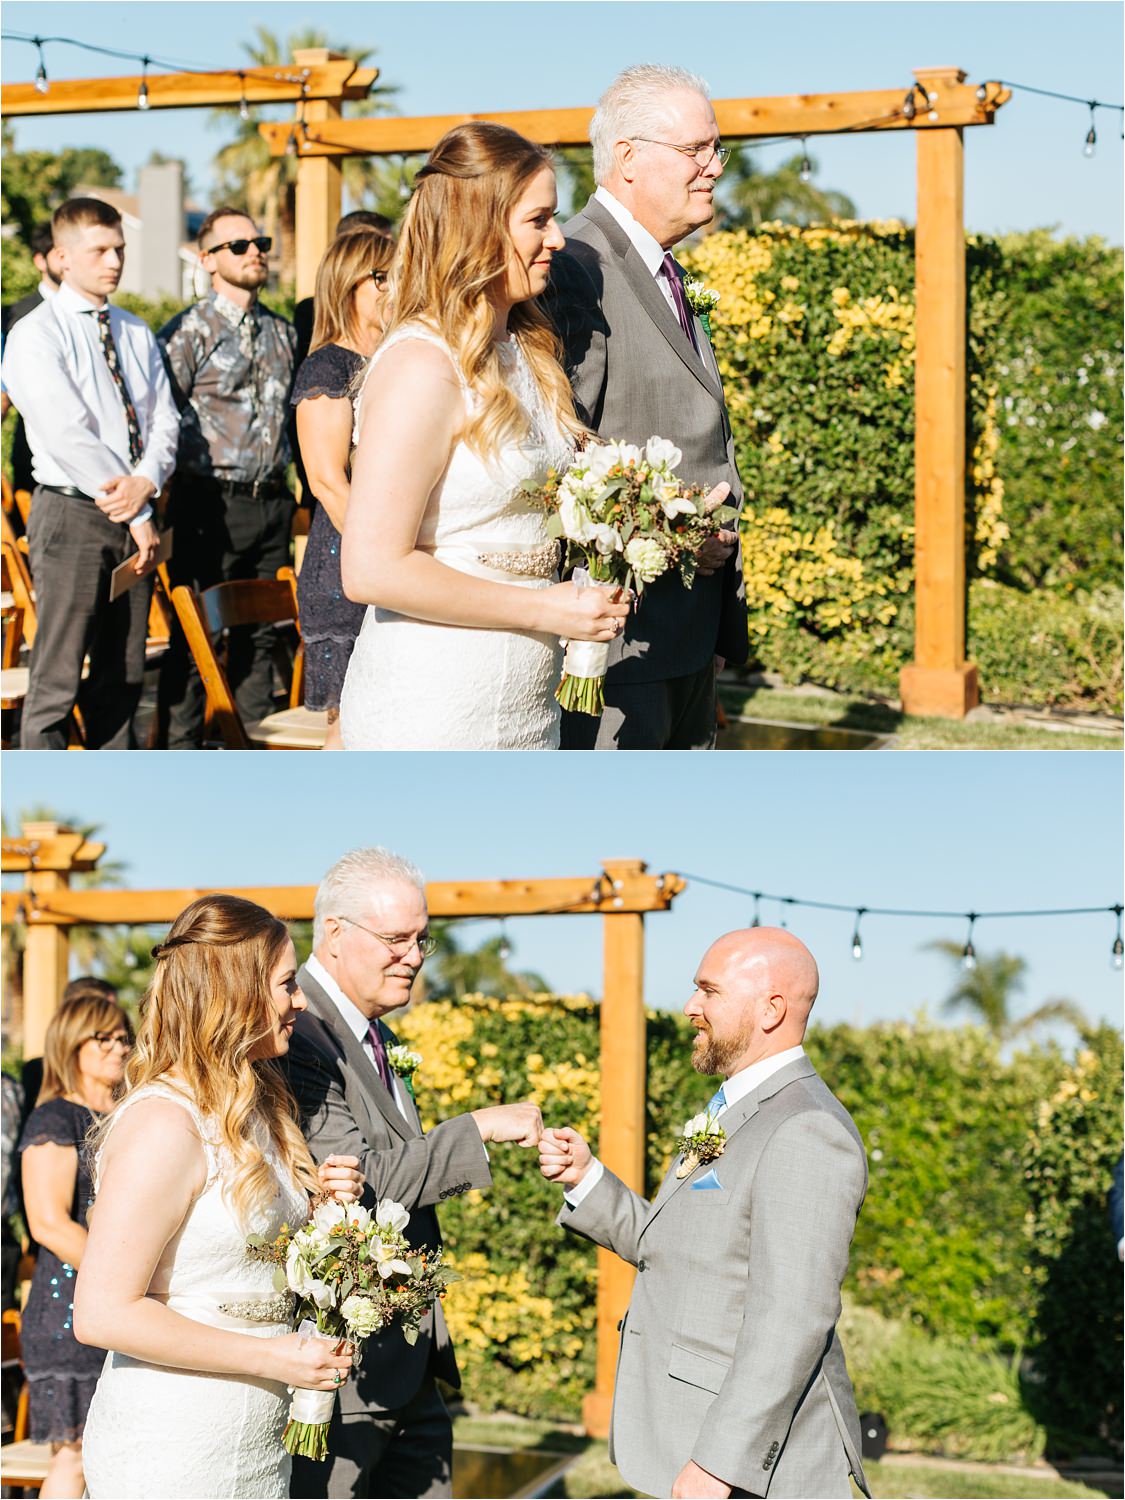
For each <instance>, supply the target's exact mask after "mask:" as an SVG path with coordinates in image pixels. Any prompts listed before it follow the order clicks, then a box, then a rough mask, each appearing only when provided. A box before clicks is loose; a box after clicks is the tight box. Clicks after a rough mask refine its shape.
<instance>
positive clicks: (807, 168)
mask: <svg viewBox="0 0 1125 1500" xmlns="http://www.w3.org/2000/svg"><path fill="white" fill-rule="evenodd" d="M811 177H812V162H811V161H809V138H808V136H806V135H803V136H802V137H801V181H802V182H808V181H809V180H810V178H811Z"/></svg>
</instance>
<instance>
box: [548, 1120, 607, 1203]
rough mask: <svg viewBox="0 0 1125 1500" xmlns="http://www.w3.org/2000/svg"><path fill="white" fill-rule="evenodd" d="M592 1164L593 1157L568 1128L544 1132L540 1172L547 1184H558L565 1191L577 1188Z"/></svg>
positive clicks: (577, 1136)
mask: <svg viewBox="0 0 1125 1500" xmlns="http://www.w3.org/2000/svg"><path fill="white" fill-rule="evenodd" d="M593 1160H594V1153H593V1152H592V1151H591V1150H590V1148H589V1146H587V1144H586V1142H585V1141H584V1140H583V1139H582V1137H581V1136H580V1135H579V1134H578V1132H577V1130H571V1128H570V1126H569V1125H563V1126H561V1127H560V1128H559V1129H558V1130H545V1131H544V1132H543V1136H542V1139H541V1140H540V1142H539V1170H540V1171H541V1172H542V1173H543V1176H544V1177H545V1178H546V1179H547V1181H548V1182H559V1183H561V1184H562V1185H563V1187H564V1188H567V1187H577V1186H578V1184H579V1183H580V1182H581V1181H582V1179H583V1177H585V1175H586V1173H587V1172H588V1171H589V1170H590V1163H591V1162H592V1161H593Z"/></svg>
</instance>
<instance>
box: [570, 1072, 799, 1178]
mask: <svg viewBox="0 0 1125 1500" xmlns="http://www.w3.org/2000/svg"><path fill="white" fill-rule="evenodd" d="M804 1055H805V1049H804V1048H803V1047H801V1046H797V1047H786V1049H785V1051H784V1052H775V1053H773V1054H772V1056H770V1057H763V1058H760V1059H759V1060H758V1061H757V1062H754V1063H751V1064H750V1066H749V1067H748V1068H742V1069H740V1070H739V1071H738V1072H737V1073H732V1074H731V1076H730V1077H729V1078H725V1079H724V1080H723V1097H724V1098H725V1099H726V1101H727V1102H726V1104H725V1105H724V1106H723V1108H722V1109H720V1110H718V1111H716V1113H715V1116H714V1118H715V1119H716V1120H721V1119H722V1117H723V1116H724V1115H725V1114H726V1112H727V1110H728V1109H730V1108H731V1106H732V1105H734V1104H737V1103H738V1102H739V1101H740V1100H742V1099H745V1098H746V1095H747V1094H749V1093H751V1092H752V1091H753V1090H754V1089H756V1088H759V1087H760V1086H761V1085H762V1084H763V1083H765V1081H766V1079H767V1078H772V1077H773V1075H774V1074H775V1073H780V1071H781V1069H782V1068H785V1067H788V1066H789V1064H790V1063H791V1062H796V1061H797V1059H798V1058H799V1057H804ZM604 1171H605V1167H604V1166H603V1164H602V1163H601V1162H600V1161H599V1160H598V1158H597V1157H596V1156H595V1157H594V1160H593V1162H592V1163H591V1164H590V1168H589V1170H588V1171H587V1173H586V1175H585V1177H583V1179H582V1181H581V1182H579V1183H577V1184H576V1185H575V1186H574V1187H572V1188H567V1189H566V1191H565V1192H564V1193H563V1197H564V1198H565V1199H566V1201H567V1202H568V1203H569V1204H570V1206H571V1208H577V1207H578V1205H579V1204H580V1203H581V1202H582V1200H583V1199H584V1198H585V1197H586V1196H587V1195H588V1194H589V1193H592V1192H593V1190H594V1188H596V1187H597V1185H598V1183H599V1182H600V1181H601V1179H602V1173H603V1172H604Z"/></svg>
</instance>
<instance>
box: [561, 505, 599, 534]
mask: <svg viewBox="0 0 1125 1500" xmlns="http://www.w3.org/2000/svg"><path fill="white" fill-rule="evenodd" d="M559 520H560V521H561V522H562V529H563V535H564V536H566V537H569V538H570V540H571V541H572V542H592V541H593V540H594V537H595V536H596V535H597V526H596V523H595V521H594V518H593V516H591V514H590V512H589V511H588V510H587V509H586V507H585V506H584V505H582V504H580V503H579V501H578V500H576V499H575V498H574V497H573V496H572V495H568V496H567V497H566V499H565V500H564V501H563V502H562V504H561V505H560V506H559Z"/></svg>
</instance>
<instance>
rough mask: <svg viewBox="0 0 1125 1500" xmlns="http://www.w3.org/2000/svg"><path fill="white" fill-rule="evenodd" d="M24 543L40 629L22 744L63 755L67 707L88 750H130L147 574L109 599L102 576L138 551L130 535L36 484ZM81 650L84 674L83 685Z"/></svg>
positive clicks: (90, 508) (83, 504)
mask: <svg viewBox="0 0 1125 1500" xmlns="http://www.w3.org/2000/svg"><path fill="white" fill-rule="evenodd" d="M27 541H28V553H29V560H30V563H31V574H32V577H33V578H34V580H35V595H36V601H37V606H36V614H37V619H38V625H37V629H36V635H35V645H34V646H33V647H32V650H31V673H30V679H29V682H28V689H27V697H26V698H25V699H24V704H23V715H22V718H21V727H20V746H21V748H22V749H24V750H65V749H66V745H67V720H68V719H69V717H70V713H71V710H72V709H73V708H74V707H75V705H77V707H78V708H79V709H80V710H81V713H82V718H83V722H84V724H85V726H86V745H87V748H88V749H90V750H130V749H133V748H135V744H136V740H135V738H134V735H133V715H134V713H135V712H136V709H137V704H138V703H139V702H140V697H141V689H142V687H143V686H144V672H145V642H146V640H147V638H148V611H149V604H150V602H151V599H152V580H151V578H143V579H141V581H140V582H139V583H136V584H134V585H133V587H132V588H131V589H130V590H129V592H128V593H127V594H124V595H122V597H121V598H120V599H118V600H116V601H115V602H114V603H113V604H111V603H110V602H109V579H110V574H111V573H112V572H113V570H114V568H116V567H117V565H118V564H119V563H121V562H124V560H125V558H126V557H128V556H129V555H130V554H131V553H134V552H136V550H137V544H136V542H134V540H133V537H132V533H131V532H130V531H129V528H128V527H127V526H123V525H121V524H120V522H117V521H111V520H109V518H108V517H107V516H104V515H103V514H102V512H101V511H100V510H99V509H98V507H97V506H96V505H95V504H94V502H93V501H92V500H82V499H78V498H76V497H74V496H70V495H60V494H59V493H58V492H57V491H55V490H52V489H49V488H46V487H45V486H43V485H39V486H37V487H36V490H35V497H34V501H33V503H32V507H31V516H30V519H29V521H28V527H27ZM87 654H88V655H89V658H90V670H89V674H88V675H87V677H86V678H85V680H83V677H82V663H83V660H84V659H85V657H86V656H87Z"/></svg>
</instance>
